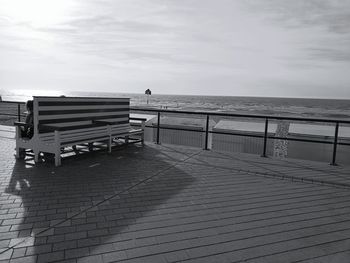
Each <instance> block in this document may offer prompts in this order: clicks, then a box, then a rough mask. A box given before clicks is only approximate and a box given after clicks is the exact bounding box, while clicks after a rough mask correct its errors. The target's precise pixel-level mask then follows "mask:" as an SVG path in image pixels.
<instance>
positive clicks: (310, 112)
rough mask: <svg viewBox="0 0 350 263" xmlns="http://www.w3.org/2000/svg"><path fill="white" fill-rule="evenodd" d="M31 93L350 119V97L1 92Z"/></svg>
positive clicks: (16, 96)
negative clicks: (126, 99) (313, 97)
mask: <svg viewBox="0 0 350 263" xmlns="http://www.w3.org/2000/svg"><path fill="white" fill-rule="evenodd" d="M31 95H55V96H58V95H66V96H100V97H130V98H131V105H132V106H141V107H146V106H149V107H156V108H167V109H174V110H177V109H178V110H191V111H216V112H234V113H251V114H253V113H255V114H273V115H283V116H307V117H327V118H342V119H343V118H345V119H350V100H333V99H332V100H331V99H296V98H262V97H230V96H185V95H152V96H150V97H149V104H148V105H147V96H146V95H144V94H120V93H101V92H70V93H67V92H65V93H63V92H58V91H56V92H54V91H51V92H49V93H48V92H42V91H41V92H38V91H33V92H30V91H25V92H17V93H12V94H2V97H3V100H14V101H26V100H28V99H30V97H31Z"/></svg>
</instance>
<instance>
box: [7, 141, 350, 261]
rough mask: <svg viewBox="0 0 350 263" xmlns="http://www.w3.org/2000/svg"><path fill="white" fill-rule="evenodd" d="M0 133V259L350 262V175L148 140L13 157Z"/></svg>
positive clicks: (316, 165) (300, 163) (304, 163)
mask: <svg viewBox="0 0 350 263" xmlns="http://www.w3.org/2000/svg"><path fill="white" fill-rule="evenodd" d="M14 146H15V143H14V140H13V139H8V138H5V137H2V138H0V262H33V263H34V262H79V263H80V262H130V263H131V262H150V263H157V262H164V263H168V262H249V263H253V262H269V263H271V262H273V263H277V262H281V263H282V262H283V263H286V262H327V263H329V262H335V263H342V262H344V263H345V262H346V263H348V262H349V261H350V169H349V167H334V166H330V165H328V164H325V163H316V162H307V161H300V160H299V161H297V160H275V159H270V158H261V157H259V156H256V155H245V154H234V153H219V152H213V151H203V150H200V149H196V148H188V147H180V146H169V145H154V144H147V145H146V146H145V147H143V148H142V147H138V146H130V147H128V148H126V149H116V150H115V151H113V152H112V154H107V153H106V152H104V151H98V152H94V153H86V154H81V155H78V156H71V157H66V158H64V159H63V162H62V166H61V167H58V168H56V167H54V165H53V163H50V162H48V163H45V162H43V163H39V164H36V165H34V163H33V160H31V159H30V158H29V159H27V160H26V161H16V160H15V158H14V156H13V154H14Z"/></svg>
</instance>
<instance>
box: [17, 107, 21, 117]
mask: <svg viewBox="0 0 350 263" xmlns="http://www.w3.org/2000/svg"><path fill="white" fill-rule="evenodd" d="M17 118H18V121H21V104H19V103H17Z"/></svg>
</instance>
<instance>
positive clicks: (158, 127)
mask: <svg viewBox="0 0 350 263" xmlns="http://www.w3.org/2000/svg"><path fill="white" fill-rule="evenodd" d="M159 131H160V111H158V120H157V144H159Z"/></svg>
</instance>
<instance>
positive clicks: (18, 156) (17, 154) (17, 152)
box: [16, 146, 21, 159]
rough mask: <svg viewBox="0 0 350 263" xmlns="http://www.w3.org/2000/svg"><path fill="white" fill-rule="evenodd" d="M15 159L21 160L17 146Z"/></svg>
mask: <svg viewBox="0 0 350 263" xmlns="http://www.w3.org/2000/svg"><path fill="white" fill-rule="evenodd" d="M16 159H21V156H20V148H19V147H18V146H16Z"/></svg>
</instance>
